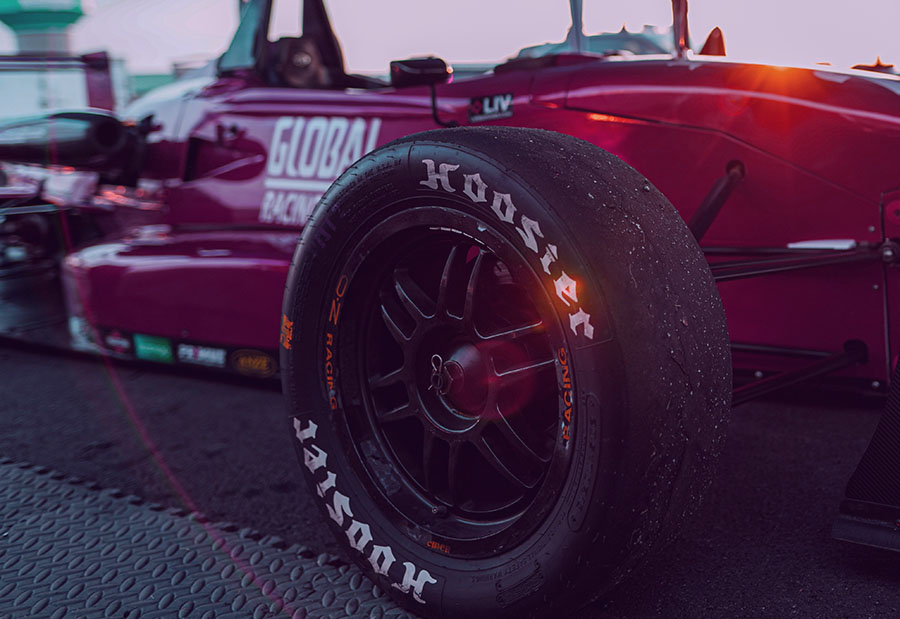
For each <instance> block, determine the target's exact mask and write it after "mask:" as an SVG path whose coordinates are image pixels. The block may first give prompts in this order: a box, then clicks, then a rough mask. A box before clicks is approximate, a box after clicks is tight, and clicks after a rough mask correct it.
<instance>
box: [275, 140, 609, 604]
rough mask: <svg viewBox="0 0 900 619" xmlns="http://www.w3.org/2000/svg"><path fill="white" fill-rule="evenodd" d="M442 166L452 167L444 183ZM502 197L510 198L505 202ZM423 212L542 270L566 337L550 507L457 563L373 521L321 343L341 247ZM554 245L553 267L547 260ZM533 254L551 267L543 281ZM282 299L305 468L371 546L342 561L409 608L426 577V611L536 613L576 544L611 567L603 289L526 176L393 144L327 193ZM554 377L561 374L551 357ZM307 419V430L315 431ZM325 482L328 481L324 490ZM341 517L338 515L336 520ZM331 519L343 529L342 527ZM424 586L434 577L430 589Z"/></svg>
mask: <svg viewBox="0 0 900 619" xmlns="http://www.w3.org/2000/svg"><path fill="white" fill-rule="evenodd" d="M428 161H430V162H432V164H431V165H429V164H428V163H427V162H428ZM442 164H444V165H448V166H451V167H452V166H458V167H455V168H452V169H449V168H448V169H446V170H445V172H446V173H445V174H442V168H441V166H442ZM475 174H477V175H478V178H479V180H480V181H481V184H483V186H484V187H483V188H482V185H481V184H480V183H479V182H477V181H476V180H475V179H474V178H471V180H469V181H468V184H467V179H466V176H467V175H469V176H471V175H475ZM372 178H375V179H378V183H377V185H375V184H374V183H372V182H370V181H369V180H368V179H372ZM429 181H430V182H429ZM467 190H468V191H467ZM497 194H501V197H500V198H499V203H498V204H497V206H498V208H499V212H497V211H496V210H494V208H493V205H494V203H495V201H496V200H497V199H496V198H495V196H496V195H497ZM506 194H508V196H509V201H508V202H507V201H506V199H505V198H504V197H503V196H504V195H506ZM428 204H430V205H435V206H439V207H440V208H444V209H450V210H457V211H458V212H460V213H464V214H468V215H471V214H477V216H479V217H480V218H481V219H483V220H484V221H485V222H487V223H489V224H490V226H491V229H492V230H493V231H495V232H496V233H497V234H500V235H502V236H503V238H504V239H505V240H506V241H507V242H508V243H510V244H511V245H513V246H514V247H515V248H516V249H517V250H518V252H519V253H520V254H521V255H522V256H523V257H524V259H525V260H526V261H527V262H528V264H529V266H530V267H531V269H532V270H533V271H534V272H535V273H537V274H539V276H540V277H541V278H542V281H543V283H544V285H545V287H546V289H547V293H548V295H549V296H550V297H551V298H552V299H553V303H554V309H555V311H556V313H557V315H558V317H559V319H560V324H561V326H562V329H561V332H562V333H564V338H565V346H564V347H565V353H564V354H563V355H562V357H563V358H564V359H565V361H566V362H567V364H568V365H569V368H570V372H571V374H572V376H573V377H574V380H572V396H573V398H572V399H573V404H574V406H573V407H572V421H571V425H570V427H569V430H568V431H569V433H570V440H569V441H568V449H570V450H571V452H572V453H571V456H570V458H571V459H570V463H569V472H568V475H567V477H566V478H565V482H564V484H563V485H562V487H561V488H560V491H559V493H558V495H557V499H556V503H555V505H554V506H553V508H552V509H551V510H550V512H549V514H548V515H547V517H546V518H545V519H544V521H543V522H542V523H541V524H540V525H539V526H538V527H537V528H536V529H535V530H534V531H533V532H532V533H531V535H529V536H528V537H527V538H526V539H525V540H524V541H522V542H521V543H519V544H518V545H516V546H515V547H514V548H510V549H508V550H504V551H503V552H501V553H499V554H497V555H496V556H494V557H491V558H487V559H475V560H465V561H462V560H459V559H454V558H452V557H448V556H445V555H443V554H441V553H440V552H439V551H435V550H431V549H429V548H427V547H426V546H425V543H426V542H427V541H428V538H427V536H425V535H423V532H422V531H421V530H417V527H415V526H414V525H412V523H410V526H409V527H408V528H407V530H406V531H400V530H399V529H398V528H397V527H395V526H394V525H393V524H392V523H391V522H390V521H389V520H388V519H387V518H385V517H384V516H383V515H382V514H381V513H380V510H379V507H378V505H377V502H376V501H375V500H373V498H372V497H371V496H369V494H368V492H367V490H366V487H365V485H363V484H362V483H361V482H360V481H359V480H358V479H357V476H358V474H359V471H358V469H357V467H355V466H354V464H353V456H352V455H351V454H348V453H347V451H346V445H348V444H349V441H348V437H347V436H346V434H345V432H346V426H347V424H346V421H345V419H344V417H343V414H344V413H343V407H342V405H341V402H340V377H338V376H334V375H333V368H334V363H333V364H332V366H331V367H332V369H331V370H327V369H326V367H327V364H328V362H329V361H333V360H332V359H331V358H327V359H326V357H327V356H328V355H331V356H334V355H336V354H339V351H340V348H341V345H342V342H341V341H340V339H339V338H337V339H334V340H333V341H334V345H333V346H330V347H328V346H326V338H327V337H328V334H329V333H330V334H332V337H337V331H338V330H337V329H335V328H334V327H336V326H339V325H334V324H330V317H333V316H334V308H335V306H336V304H337V306H338V307H340V304H341V303H342V300H343V298H344V297H345V296H346V294H347V288H348V287H349V286H352V285H353V282H347V281H346V278H345V277H344V275H345V274H344V273H343V271H342V269H343V268H344V267H345V266H346V264H347V263H348V261H349V257H348V255H347V252H348V251H351V249H352V248H353V247H354V246H355V243H356V242H357V240H358V239H359V238H360V236H361V235H362V234H364V233H365V231H366V229H367V228H370V227H371V225H372V222H373V221H379V220H382V219H383V218H385V217H387V216H389V215H390V214H392V213H394V212H397V211H398V210H402V209H407V208H412V207H414V206H416V205H420V206H421V205H428ZM510 205H513V206H514V211H513V210H511V209H510V208H509V206H510ZM523 218H525V219H523ZM529 222H536V224H537V227H538V229H539V231H540V236H538V234H537V230H536V229H535V224H534V223H529ZM550 245H552V246H553V248H554V249H553V250H551V254H550V255H551V257H552V258H553V259H552V260H551V261H546V258H545V257H546V256H547V253H548V250H549V246H550ZM541 258H545V261H546V266H548V270H549V271H550V272H549V273H547V272H546V270H545V269H544V267H545V263H542V262H541ZM326 273H327V275H325V274H326ZM563 273H565V274H566V276H567V277H569V278H571V279H572V280H573V281H577V282H581V284H582V285H581V286H579V287H578V288H577V295H576V296H577V303H576V301H575V300H573V299H572V298H571V297H567V298H563V296H562V295H560V294H557V282H558V280H559V278H560V275H561V274H563ZM342 288H343V290H342ZM286 290H287V294H286V296H285V303H284V307H283V312H284V316H283V319H282V351H281V353H282V354H281V357H282V367H283V368H284V369H283V373H282V377H283V379H282V380H283V383H284V392H285V394H286V396H287V399H288V410H289V411H291V412H292V417H293V418H292V419H291V423H292V426H293V430H294V434H295V437H297V439H296V440H295V445H296V447H297V449H298V455H299V457H300V459H301V462H302V463H304V465H303V466H302V468H303V470H304V474H305V477H306V478H307V480H308V482H309V484H310V487H311V489H312V491H313V492H315V493H316V496H318V497H319V504H320V506H321V507H322V509H323V512H324V513H325V514H326V516H327V517H328V520H329V524H330V526H332V528H333V529H335V532H336V534H337V535H338V536H339V537H343V538H344V539H347V540H348V543H349V544H350V545H351V548H352V546H353V541H352V540H351V539H350V537H349V536H348V535H347V531H348V530H349V529H351V528H353V530H354V532H355V537H356V540H355V543H356V544H357V545H359V544H360V542H361V541H362V540H363V539H365V537H366V536H364V535H363V534H362V533H361V532H360V531H361V530H362V529H361V526H362V525H365V526H366V528H367V530H368V533H369V534H370V535H371V541H368V542H367V543H366V544H365V545H364V546H363V547H362V550H361V551H358V550H355V549H351V551H350V552H351V553H353V554H354V556H355V558H356V559H357V560H358V561H359V562H360V564H361V565H362V566H363V567H364V568H367V571H368V573H369V575H370V576H374V578H375V580H376V581H377V582H378V584H379V585H381V586H382V587H383V588H385V590H390V591H392V592H393V593H394V594H395V595H398V596H401V597H406V598H407V600H406V601H407V603H409V600H410V599H415V596H414V594H416V588H415V586H407V587H405V588H406V589H407V591H403V589H404V580H406V584H409V578H406V579H405V578H404V577H405V576H407V572H408V571H409V570H410V569H412V570H413V571H412V574H414V576H413V578H416V577H422V574H423V573H424V571H427V573H428V575H427V576H428V577H426V578H424V580H423V581H422V582H423V583H424V584H423V586H422V587H421V588H420V589H419V593H420V597H421V599H422V600H423V603H422V604H415V602H414V603H413V605H412V606H414V607H416V608H417V609H418V610H419V611H420V612H422V613H423V614H429V615H432V614H434V615H436V614H445V613H447V614H460V615H463V614H465V615H475V614H485V613H486V614H497V613H500V612H502V613H503V614H507V613H509V614H513V613H520V612H522V611H523V610H525V609H528V608H530V607H531V606H532V605H533V602H534V599H535V597H538V596H539V597H540V598H544V599H546V598H547V597H548V596H554V595H556V594H557V593H558V591H557V590H558V589H559V588H560V587H562V586H563V583H564V582H565V580H566V579H565V578H562V577H560V575H563V574H566V573H568V572H569V571H570V570H571V569H574V568H573V566H574V565H576V564H577V563H578V560H579V559H578V557H579V555H580V553H581V549H582V548H584V547H585V546H586V545H588V544H591V543H593V544H595V545H596V544H607V545H608V546H609V549H608V551H607V554H608V555H609V557H610V564H611V565H613V564H615V563H616V561H615V560H614V559H613V558H614V557H615V556H616V555H618V554H619V552H620V551H621V548H619V547H618V546H620V544H619V543H618V542H617V540H618V539H620V536H617V535H615V533H614V532H612V531H609V532H608V535H605V536H604V537H603V538H601V539H597V531H599V530H600V529H602V528H604V526H605V524H609V519H608V517H607V516H608V515H607V514H606V513H605V512H606V511H607V510H608V508H609V507H610V506H611V505H613V504H614V503H615V502H614V501H605V500H596V499H597V498H598V497H602V496H604V495H605V494H606V493H607V492H608V491H609V490H610V488H611V487H612V486H614V485H615V484H614V478H615V477H616V469H615V463H616V462H617V461H618V458H617V457H616V454H617V446H619V445H620V443H621V441H619V440H617V439H616V438H615V437H616V436H617V435H619V433H620V432H621V430H622V429H621V428H618V427H616V426H618V425H620V424H621V419H620V418H619V417H618V416H615V415H613V414H612V412H613V411H611V410H610V409H616V408H618V407H619V406H622V405H624V399H625V395H624V394H622V393H620V392H619V390H618V388H617V387H616V385H619V384H622V383H623V382H624V381H621V380H617V379H616V374H617V372H618V371H619V368H618V364H617V363H616V362H615V360H616V359H618V358H620V355H619V353H618V350H617V347H618V343H617V342H616V341H615V339H614V337H613V333H612V327H611V321H609V320H608V319H606V308H605V307H603V305H602V302H601V299H602V298H603V294H602V290H601V288H600V285H599V283H598V282H597V281H595V278H594V277H593V276H592V272H591V270H590V269H589V268H587V265H586V263H585V261H584V259H583V258H582V257H581V255H580V253H579V251H578V249H577V248H576V246H575V243H574V242H572V240H571V239H570V238H569V236H568V234H566V232H565V231H564V227H563V225H561V224H560V222H558V221H557V218H556V216H555V215H554V213H553V212H552V210H551V209H550V208H548V206H547V205H546V204H545V203H544V202H543V200H542V198H541V197H540V196H539V195H537V193H536V192H535V191H533V190H532V189H531V188H530V187H529V186H528V184H527V183H526V182H525V181H524V180H522V179H520V178H517V177H516V176H515V175H513V174H512V173H511V172H510V171H509V170H507V169H505V168H504V167H503V166H502V165H501V164H499V163H497V162H495V161H492V160H491V159H489V158H487V157H486V156H484V155H483V154H479V153H474V152H471V151H469V150H467V149H465V148H463V147H460V146H454V145H448V144H440V143H427V142H425V143H415V144H410V143H401V144H394V145H388V146H387V147H385V148H383V149H380V150H379V151H376V153H375V154H373V155H369V156H367V157H366V158H364V159H363V160H361V161H360V162H358V163H357V164H355V165H354V166H353V167H352V168H351V169H350V170H349V171H348V172H347V173H345V175H344V176H342V178H341V179H339V181H338V182H337V183H336V184H335V185H334V186H332V188H331V189H330V190H329V191H328V192H327V193H326V195H325V196H324V197H323V199H322V201H321V203H320V206H319V208H318V209H317V211H316V213H315V214H314V216H313V218H312V219H311V221H310V223H309V224H308V226H307V229H306V231H305V232H304V235H303V238H302V241H301V243H300V244H299V245H298V248H297V251H296V254H295V258H294V263H293V264H292V267H291V271H290V274H289V277H288V281H287V288H286ZM578 310H583V311H584V312H585V313H587V314H589V316H590V318H589V322H590V326H591V327H592V328H593V334H592V335H593V337H591V338H588V337H586V333H585V325H584V324H583V323H579V324H575V326H574V328H573V327H572V323H571V319H570V317H571V316H572V315H575V314H576V312H577V311H578ZM339 312H340V310H339ZM341 337H342V336H341ZM326 349H327V350H326ZM312 351H315V352H314V353H313V352H312ZM329 351H330V352H329ZM557 370H558V376H559V377H561V376H562V368H561V362H560V360H559V359H558V361H557ZM562 393H563V385H562V383H561V382H560V394H562ZM601 394H602V399H601ZM601 402H603V405H601ZM311 424H315V435H314V436H312V435H311V433H310V428H311V427H312V426H311ZM562 430H563V429H562V428H560V432H562ZM560 440H561V439H560ZM601 446H604V449H603V450H602V451H601ZM322 453H324V454H326V458H325V460H326V464H324V465H322V466H319V467H318V468H315V469H314V472H313V469H311V468H310V466H309V464H310V463H312V466H316V465H317V464H318V463H319V462H320V461H321V459H322V456H321V454H322ZM331 474H333V477H334V483H333V486H330V487H328V488H327V489H325V491H323V492H319V490H321V487H322V484H323V481H325V480H327V479H328V477H329V476H330V475H331ZM317 484H319V485H317ZM336 497H337V498H336ZM343 497H346V498H347V499H348V502H349V508H350V509H349V510H345V509H344V508H345V507H346V505H345V504H344V502H343ZM342 511H343V512H344V513H343V515H342V516H339V517H338V518H335V515H336V514H338V513H339V512H342ZM347 511H350V512H352V517H351V516H350V515H349V514H347V513H346V512H347ZM337 520H342V522H341V523H340V524H338V522H337ZM354 522H355V523H357V524H356V525H354V524H353V523H354ZM376 546H379V547H386V548H390V553H391V554H392V555H393V558H394V561H393V563H391V565H390V568H389V569H388V570H387V574H386V575H385V574H377V573H374V566H372V565H370V564H369V559H370V558H371V557H372V555H373V549H374V548H375V547H376ZM380 552H381V554H380V555H378V556H376V557H375V558H376V565H377V564H378V559H379V558H380V559H381V560H382V566H383V565H384V563H383V560H384V558H385V553H384V551H380ZM410 565H411V566H413V567H412V568H410V567H408V566H410ZM431 579H433V580H434V581H435V582H433V583H432V582H427V581H429V580H431ZM416 601H418V600H416Z"/></svg>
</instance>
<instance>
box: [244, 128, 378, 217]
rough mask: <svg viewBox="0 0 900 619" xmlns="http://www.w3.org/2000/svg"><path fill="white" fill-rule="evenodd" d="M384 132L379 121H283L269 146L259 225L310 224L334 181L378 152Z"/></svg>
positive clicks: (276, 129)
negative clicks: (360, 160) (382, 132)
mask: <svg viewBox="0 0 900 619" xmlns="http://www.w3.org/2000/svg"><path fill="white" fill-rule="evenodd" d="M380 130H381V119H380V118H359V117H358V118H346V117H344V116H310V117H306V116H282V117H281V118H279V119H278V120H277V121H276V122H275V131H274V133H273V135H272V142H271V144H270V145H269V160H268V163H267V165H266V178H265V180H264V181H263V185H264V186H265V189H266V192H265V194H264V195H263V200H262V205H261V207H260V209H259V221H261V222H263V223H276V224H282V225H286V226H299V225H302V224H303V223H305V222H306V220H307V219H308V218H309V215H310V213H312V210H313V208H314V207H315V205H316V202H318V200H319V198H320V197H321V196H322V194H323V193H325V190H326V189H328V187H329V185H331V183H332V181H334V179H336V178H337V177H338V175H339V174H340V173H341V172H343V171H344V170H346V169H347V168H348V167H349V166H350V164H352V163H353V162H354V161H356V160H357V159H359V158H360V157H362V156H363V155H365V154H366V153H368V152H369V151H371V150H372V149H374V148H375V146H376V145H377V144H378V133H379V131H380Z"/></svg>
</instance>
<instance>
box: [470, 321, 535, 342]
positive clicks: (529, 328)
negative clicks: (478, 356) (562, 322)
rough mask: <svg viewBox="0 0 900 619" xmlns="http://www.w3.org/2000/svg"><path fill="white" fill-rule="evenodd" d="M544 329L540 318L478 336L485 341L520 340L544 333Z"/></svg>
mask: <svg viewBox="0 0 900 619" xmlns="http://www.w3.org/2000/svg"><path fill="white" fill-rule="evenodd" d="M546 331H547V328H546V326H545V325H544V321H542V320H540V321H538V322H535V323H532V324H528V325H524V326H521V327H515V328H513V329H507V330H506V331H500V332H499V333H492V334H490V335H479V338H480V339H482V340H484V341H486V342H512V341H515V340H521V339H522V338H525V337H531V336H532V335H542V334H544V333H546Z"/></svg>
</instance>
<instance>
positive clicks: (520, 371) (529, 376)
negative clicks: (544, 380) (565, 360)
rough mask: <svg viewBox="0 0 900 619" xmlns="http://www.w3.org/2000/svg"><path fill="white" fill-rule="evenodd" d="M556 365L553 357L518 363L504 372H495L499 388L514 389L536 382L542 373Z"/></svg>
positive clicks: (547, 371)
mask: <svg viewBox="0 0 900 619" xmlns="http://www.w3.org/2000/svg"><path fill="white" fill-rule="evenodd" d="M555 367H556V362H555V361H554V360H553V359H547V360H546V361H539V362H537V363H530V364H528V365H520V366H518V367H515V368H513V369H511V370H507V371H506V372H502V373H500V374H497V378H498V379H499V382H500V388H501V389H514V388H517V387H525V386H530V385H533V384H536V383H537V382H538V381H539V380H540V378H541V375H542V374H545V373H549V372H550V371H551V370H553V369H554V368H555Z"/></svg>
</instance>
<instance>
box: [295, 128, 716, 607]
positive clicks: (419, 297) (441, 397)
mask: <svg viewBox="0 0 900 619" xmlns="http://www.w3.org/2000/svg"><path fill="white" fill-rule="evenodd" d="M283 309H284V316H283V317H282V351H281V357H282V367H283V368H284V371H283V385H284V389H285V393H286V395H287V403H288V407H289V413H290V416H291V424H292V431H293V432H294V434H295V436H296V439H297V447H298V453H299V454H300V458H301V461H302V470H303V472H304V475H305V476H306V478H307V480H308V481H309V483H310V485H311V488H312V489H313V491H314V492H315V493H316V494H317V495H318V497H320V505H321V506H322V508H323V510H324V511H325V513H326V514H327V516H328V518H329V520H330V522H331V526H332V527H333V529H334V530H335V533H336V534H337V535H338V537H339V539H342V540H343V541H344V542H345V543H346V544H347V545H348V547H349V548H350V552H352V553H353V554H354V555H355V557H356V558H357V559H358V561H359V563H360V565H361V566H362V567H363V568H364V569H365V570H367V572H368V573H369V574H370V575H371V576H372V577H373V578H374V579H375V580H376V582H378V583H379V584H380V585H381V586H382V587H384V588H385V589H386V590H389V591H391V592H392V594H393V595H394V596H395V597H396V598H397V599H398V600H400V601H401V602H402V603H404V604H406V605H407V607H409V608H410V609H412V610H414V611H415V612H417V613H421V614H423V615H428V616H497V615H507V614H509V615H512V614H520V613H523V612H524V613H527V614H542V613H547V612H549V611H551V610H553V611H555V612H559V611H560V610H561V609H566V608H571V607H574V606H577V605H580V604H583V603H585V602H586V601H587V600H589V599H592V598H595V597H597V596H598V595H602V594H603V592H604V591H607V590H608V589H609V588H610V587H612V586H613V585H615V584H616V583H617V582H619V581H620V580H621V579H622V578H623V577H624V576H625V575H627V573H628V572H629V571H631V570H632V569H633V568H634V567H635V566H636V565H637V563H638V562H639V560H640V559H641V558H643V557H644V556H646V555H647V553H648V551H650V550H652V549H654V548H657V547H659V546H660V545H661V544H663V543H664V542H665V541H666V540H668V539H670V538H671V536H672V534H673V533H675V532H676V531H677V529H678V528H679V526H680V524H681V522H682V521H683V519H684V518H685V517H686V516H688V515H689V514H690V512H691V511H692V509H693V508H694V507H695V506H696V505H697V504H698V502H699V496H700V493H701V492H702V491H703V489H704V488H705V487H706V485H707V483H708V481H709V479H710V476H711V468H712V464H713V461H714V459H715V456H716V454H717V452H718V448H719V444H720V442H721V438H722V434H723V431H724V427H725V422H726V418H727V413H728V410H729V407H730V397H731V363H730V356H729V347H728V335H727V329H726V327H725V318H724V314H723V311H722V307H721V302H720V300H719V297H718V294H717V292H716V288H715V285H714V283H713V280H712V277H711V275H710V272H709V268H708V266H707V264H706V262H705V260H704V259H703V256H702V254H701V252H700V251H699V249H698V247H697V245H696V243H695V242H694V240H693V238H692V237H691V236H690V233H689V232H688V230H687V228H686V226H685V225H684V222H683V221H682V220H681V219H680V217H679V216H678V214H677V213H676V211H675V210H674V209H673V208H672V206H671V205H670V204H669V203H668V202H667V201H666V199H665V198H664V197H663V196H662V195H661V194H660V193H659V192H658V191H657V190H656V189H654V188H653V187H651V186H650V184H649V183H648V182H647V181H646V179H644V178H643V177H642V176H640V175H639V174H638V173H637V172H635V171H634V170H633V169H632V168H630V167H629V166H627V165H626V164H624V163H623V162H622V161H620V160H618V159H616V158H615V157H613V156H611V155H609V154H608V153H605V152H603V151H601V150H599V149H597V148H595V147H593V146H591V145H589V144H587V143H585V142H582V141H579V140H576V139H574V138H571V137H567V136H563V135H560V134H554V133H549V132H545V131H538V130H527V129H509V128H471V129H469V128H467V129H450V130H446V131H434V132H427V133H422V134H418V135H415V136H412V137H409V138H405V139H403V140H399V141H396V142H393V143H391V144H388V145H387V146H385V147H383V148H380V149H378V150H377V151H375V152H373V153H371V154H370V155H368V156H366V157H364V158H363V159H362V160H360V161H359V162H357V163H356V164H355V165H354V166H352V167H351V168H350V169H349V170H348V171H347V172H346V173H345V174H344V175H343V176H341V178H339V179H338V180H337V181H336V183H335V184H334V185H333V186H332V187H331V188H330V189H329V191H328V192H327V193H326V195H325V196H324V197H323V199H322V201H321V203H320V205H319V208H318V209H317V211H316V212H315V214H314V216H313V218H312V220H311V222H310V224H309V225H308V227H307V229H306V230H305V232H304V234H303V237H302V239H301V242H300V244H299V246H298V248H297V252H296V254H295V257H294V264H293V266H292V269H291V272H290V276H289V278H288V282H287V291H286V296H285V301H284V307H283Z"/></svg>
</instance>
